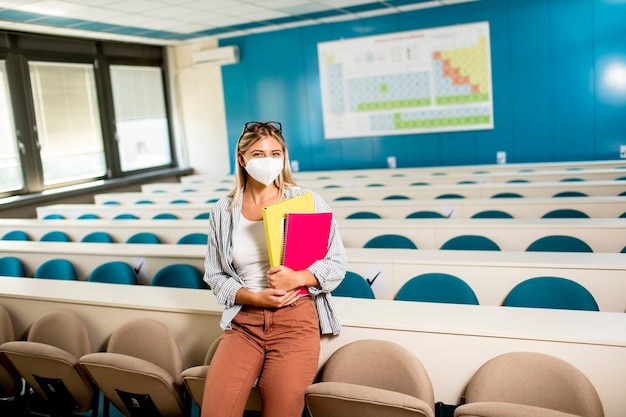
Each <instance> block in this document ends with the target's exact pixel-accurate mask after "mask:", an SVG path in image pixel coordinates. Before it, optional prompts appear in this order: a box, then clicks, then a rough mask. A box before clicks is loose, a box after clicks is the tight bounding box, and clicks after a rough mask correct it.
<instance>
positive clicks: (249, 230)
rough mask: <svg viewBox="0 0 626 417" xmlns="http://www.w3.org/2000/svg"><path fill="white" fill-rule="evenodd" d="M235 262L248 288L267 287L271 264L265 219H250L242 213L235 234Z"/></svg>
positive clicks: (253, 289)
mask: <svg viewBox="0 0 626 417" xmlns="http://www.w3.org/2000/svg"><path fill="white" fill-rule="evenodd" d="M233 264H234V265H235V271H237V274H238V275H239V276H240V277H241V278H243V282H244V285H245V287H246V288H247V289H249V290H250V291H254V292H258V291H261V290H263V289H265V288H267V278H266V276H265V273H266V272H267V270H268V269H269V267H270V266H269V258H268V255H267V242H266V240H265V229H264V227H263V220H259V221H250V220H248V219H246V218H245V217H244V216H243V214H242V215H241V217H240V219H239V224H238V225H237V230H235V233H234V234H233Z"/></svg>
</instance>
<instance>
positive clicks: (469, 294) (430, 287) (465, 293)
mask: <svg viewBox="0 0 626 417" xmlns="http://www.w3.org/2000/svg"><path fill="white" fill-rule="evenodd" d="M394 299H395V300H398V301H423V302H430V303H451V304H473V305H478V298H476V294H475V293H474V290H472V288H471V287H470V286H469V284H467V283H466V282H465V281H463V280H462V279H461V278H458V277H455V276H454V275H450V274H444V273H439V272H431V273H426V274H422V275H418V276H415V277H413V278H411V279H410V280H408V281H407V282H406V283H405V284H404V285H402V287H400V290H398V293H397V294H396V296H395V298H394Z"/></svg>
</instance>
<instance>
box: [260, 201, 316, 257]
mask: <svg viewBox="0 0 626 417" xmlns="http://www.w3.org/2000/svg"><path fill="white" fill-rule="evenodd" d="M314 211H315V205H314V203H313V194H311V193H306V194H302V195H299V196H297V197H293V198H290V199H288V200H285V201H281V202H280V203H276V204H272V205H271V206H267V207H264V208H263V223H264V226H265V238H266V239H267V252H268V255H269V259H270V267H272V266H278V265H280V264H281V261H282V258H283V235H284V233H283V224H284V220H285V215H286V214H287V213H311V212H314Z"/></svg>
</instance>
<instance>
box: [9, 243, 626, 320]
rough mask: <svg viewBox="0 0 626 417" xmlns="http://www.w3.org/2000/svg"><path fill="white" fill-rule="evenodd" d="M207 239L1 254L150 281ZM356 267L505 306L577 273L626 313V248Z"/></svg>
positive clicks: (384, 252)
mask: <svg viewBox="0 0 626 417" xmlns="http://www.w3.org/2000/svg"><path fill="white" fill-rule="evenodd" d="M205 254H206V248H205V247H204V246H203V245H185V247H183V246H181V245H167V244H161V245H142V244H133V245H124V244H107V243H63V244H59V243H55V242H7V241H0V256H16V257H18V258H19V259H21V260H22V262H23V263H24V264H25V266H26V269H27V273H29V276H32V274H33V273H34V271H35V269H36V268H37V267H38V266H39V265H40V264H41V263H43V262H44V261H46V260H48V259H51V258H66V259H70V260H71V261H72V262H73V263H74V265H75V267H76V269H77V272H78V275H79V278H80V279H81V280H85V279H86V278H87V276H88V275H89V273H90V272H91V271H92V270H93V269H94V268H95V267H97V266H98V265H100V264H102V263H104V262H110V261H114V260H118V261H123V262H126V263H128V264H129V265H131V266H133V267H134V268H136V269H137V270H138V271H139V282H140V283H141V284H144V285H147V284H149V282H150V280H151V278H152V276H153V275H154V274H155V273H156V271H158V270H159V269H161V268H163V267H164V266H166V265H170V264H173V263H186V264H190V265H193V266H195V267H196V268H198V269H199V270H200V271H204V257H205ZM347 255H348V270H349V271H352V272H356V273H358V274H360V275H362V276H363V277H364V278H368V279H372V278H373V277H375V276H377V278H376V280H374V283H373V284H372V289H373V291H374V294H375V295H376V297H377V298H379V299H389V300H391V299H393V298H394V297H395V295H396V293H397V292H398V290H399V289H400V287H401V286H402V285H403V284H404V283H405V282H407V281H408V280H409V279H410V278H412V277H414V276H416V275H420V274H423V273H428V272H443V273H448V274H452V275H456V276H458V277H459V278H461V279H463V280H464V281H466V282H467V283H468V284H469V285H470V286H471V287H472V289H473V290H474V292H475V293H476V296H477V298H478V301H479V302H480V303H481V304H484V305H495V306H498V305H501V304H502V301H503V300H504V298H505V297H506V295H507V294H508V292H509V291H510V290H511V289H512V288H513V287H514V286H515V285H516V284H517V283H519V282H521V281H523V280H525V279H528V278H533V277H537V276H558V277H563V278H570V279H572V280H574V281H576V282H578V283H579V284H581V285H583V286H584V287H585V288H587V289H588V290H589V291H590V292H591V293H592V295H593V296H594V298H595V299H596V302H597V303H598V306H599V308H600V310H601V311H613V312H626V254H609V253H561V254H555V253H548V252H528V253H524V252H478V251H438V250H417V251H415V250H410V249H393V250H389V249H350V248H349V249H347Z"/></svg>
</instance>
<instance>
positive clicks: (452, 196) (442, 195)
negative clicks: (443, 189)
mask: <svg viewBox="0 0 626 417" xmlns="http://www.w3.org/2000/svg"><path fill="white" fill-rule="evenodd" d="M448 198H465V197H463V196H462V195H461V194H456V193H447V194H441V195H438V196H437V197H435V199H436V200H441V199H448Z"/></svg>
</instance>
